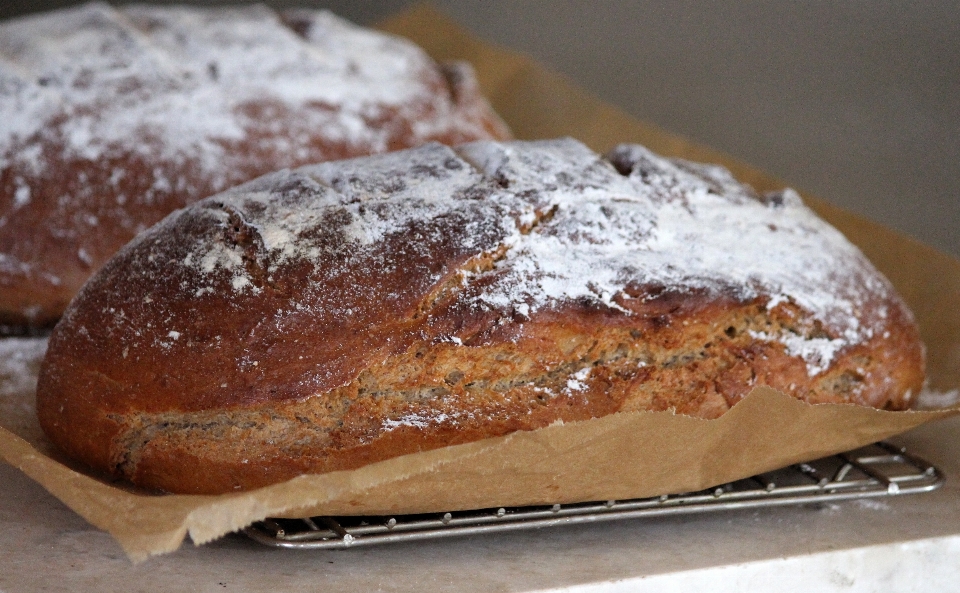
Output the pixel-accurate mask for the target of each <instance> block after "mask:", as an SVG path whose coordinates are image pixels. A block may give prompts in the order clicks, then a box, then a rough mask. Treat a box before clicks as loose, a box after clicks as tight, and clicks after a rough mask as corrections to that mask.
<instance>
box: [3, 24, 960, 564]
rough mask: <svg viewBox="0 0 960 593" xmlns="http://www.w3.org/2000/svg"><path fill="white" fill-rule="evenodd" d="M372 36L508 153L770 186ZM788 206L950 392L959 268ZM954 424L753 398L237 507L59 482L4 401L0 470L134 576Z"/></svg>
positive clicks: (443, 40) (863, 226) (468, 52)
mask: <svg viewBox="0 0 960 593" xmlns="http://www.w3.org/2000/svg"><path fill="white" fill-rule="evenodd" d="M382 27H383V28H384V29H385V30H388V31H391V32H394V33H398V34H401V35H404V36H406V37H408V38H411V39H412V40H414V41H415V42H417V43H419V44H420V45H421V46H423V47H424V48H425V49H426V50H427V51H428V52H429V53H430V54H431V55H433V56H434V57H435V58H437V59H439V60H448V59H465V60H468V61H470V62H472V63H473V64H474V67H475V68H476V69H477V72H478V76H479V80H480V84H481V86H482V87H483V89H484V91H485V93H486V94H487V96H488V97H490V99H491V101H492V103H493V104H494V107H495V108H496V109H497V111H498V112H499V113H500V114H501V115H502V116H503V118H504V119H505V120H506V122H507V123H508V124H509V125H510V126H511V127H512V128H513V130H514V132H515V134H516V135H517V137H519V138H551V137H557V136H573V137H575V138H578V139H580V140H581V141H583V142H585V143H586V144H588V145H590V146H591V147H593V148H594V149H596V150H599V151H606V150H608V149H609V148H610V147H612V146H613V145H615V144H617V143H620V142H640V143H643V144H646V145H647V146H649V147H651V148H652V149H653V150H655V151H658V152H661V153H664V154H668V155H674V156H680V157H684V158H689V159H693V160H700V161H710V162H717V163H722V164H724V165H726V166H727V167H729V168H730V169H731V170H732V171H733V172H734V174H735V175H737V177H738V178H740V179H741V180H743V181H746V182H748V183H751V184H753V185H754V186H755V187H757V188H758V189H760V190H767V189H775V188H780V187H783V186H784V185H785V184H783V183H781V182H780V181H778V180H776V179H773V178H771V177H769V176H767V175H764V174H763V173H761V172H759V171H756V170H755V169H752V168H750V167H748V166H745V165H743V164H741V163H739V162H737V161H735V160H733V159H731V158H729V157H727V156H725V155H723V154H720V153H717V152H715V151H712V150H710V149H707V148H704V147H700V146H697V145H695V144H693V143H690V142H688V141H686V140H684V139H682V138H678V137H676V136H673V135H670V134H668V133H666V132H664V131H662V130H659V129H657V128H656V127H653V126H650V125H648V124H644V123H642V122H639V121H637V120H634V119H632V118H631V117H629V116H627V115H626V114H625V113H623V112H621V111H619V110H617V109H615V108H613V107H611V106H609V105H606V104H604V103H603V102H601V101H599V100H598V99H597V98H596V97H594V96H593V95H591V94H589V93H588V92H586V91H584V90H581V89H579V88H577V87H575V86H574V85H572V84H571V83H570V82H568V81H567V80H565V79H564V78H563V77H561V76H558V75H556V74H553V73H551V72H549V71H547V70H545V69H544V68H542V67H541V66H539V65H537V64H536V63H534V62H533V61H531V60H529V59H527V58H525V57H523V56H520V55H518V54H515V53H513V52H509V51H506V50H503V49H500V48H496V47H493V46H491V45H488V44H485V43H483V42H481V41H479V40H478V39H476V38H474V37H472V36H471V35H470V34H469V33H467V32H466V31H464V30H463V29H461V28H460V27H458V26H457V25H456V24H454V23H452V22H450V21H449V20H447V19H446V18H445V17H443V16H442V15H441V14H439V13H437V12H436V11H435V10H433V9H432V8H430V7H428V6H418V7H415V8H413V9H411V10H408V11H407V12H405V13H402V14H400V15H398V16H397V17H395V18H393V19H391V20H389V21H388V22H386V23H384V24H383V25H382ZM804 197H805V199H806V200H807V202H808V204H811V205H812V206H813V207H814V208H815V209H816V210H817V211H818V212H819V213H820V214H821V215H822V216H823V217H824V218H826V219H827V220H828V221H830V222H831V223H832V224H834V225H835V226H837V227H838V228H840V230H842V231H843V232H844V233H846V234H847V236H848V237H849V238H850V239H851V240H853V241H854V242H855V243H857V244H858V245H859V246H860V247H861V249H863V251H864V252H865V253H866V254H867V255H868V257H870V258H871V259H872V260H873V261H874V263H875V264H876V265H877V266H878V267H879V268H880V269H881V270H882V271H883V272H884V273H885V274H886V275H887V276H888V277H889V278H890V279H891V280H892V281H893V283H894V284H895V285H896V286H897V288H898V289H899V290H900V292H901V294H903V295H904V297H905V298H906V299H907V301H908V302H909V304H910V305H911V307H912V308H913V310H914V312H915V313H916V315H917V317H918V319H919V322H920V327H921V332H922V334H923V337H924V340H925V341H926V344H927V348H928V364H929V376H930V383H931V386H932V387H933V388H935V389H938V390H950V389H956V388H958V387H960V261H958V260H956V259H954V258H951V257H949V256H947V255H945V254H942V253H939V252H937V251H935V250H934V249H931V248H929V247H926V246H924V245H922V244H920V243H918V242H916V241H913V240H912V239H909V238H907V237H905V236H903V235H901V234H898V233H896V232H894V231H891V230H889V229H886V228H884V227H882V226H880V225H877V224H874V223H871V222H869V221H866V220H864V219H861V218H859V217H857V216H855V215H853V214H851V213H848V212H845V211H843V210H841V209H838V208H835V207H833V206H830V205H828V204H826V203H825V202H823V201H820V200H817V199H816V198H813V197H810V196H804ZM29 395H30V394H27V396H29ZM0 403H2V402H0ZM958 411H960V410H958V409H956V408H953V409H948V410H939V411H928V412H884V411H879V410H873V409H869V408H862V407H858V406H842V405H818V406H811V405H807V404H804V403H802V402H798V401H796V400H794V399H792V398H790V397H788V396H786V395H784V394H782V393H779V392H777V391H775V390H772V389H769V388H764V387H761V388H758V389H756V390H754V391H753V392H752V393H751V394H750V395H748V396H747V397H746V398H745V399H744V400H743V401H741V402H740V403H739V404H738V405H737V406H735V407H734V408H733V409H732V410H731V411H730V412H728V413H727V414H725V415H724V416H722V417H721V418H719V419H717V420H700V419H696V418H690V417H686V416H677V415H674V414H671V413H667V412H663V413H650V412H646V413H644V412H640V413H630V414H617V415H613V416H609V417H605V418H600V419H596V420H590V421H587V422H579V423H571V424H556V425H553V426H550V427H548V428H544V429H541V430H538V431H534V432H523V433H515V434H512V435H508V436H505V437H500V438H495V439H487V440H484V441H479V442H475V443H470V444H466V445H459V446H454V447H447V448H444V449H439V450H435V451H428V452H425V453H417V454H414V455H407V456H404V457H399V458H396V459H391V460H388V461H384V462H381V463H376V464H373V465H370V466H367V467H364V468H361V469H358V470H354V471H347V472H334V473H329V474H324V475H316V476H301V477H299V478H296V479H294V480H291V481H289V482H286V483H283V484H278V485H275V486H271V487H267V488H263V489H260V490H256V491H253V492H245V493H236V494H229V495H223V496H182V495H169V496H153V495H147V494H142V493H137V492H136V491H133V490H131V489H129V488H126V487H123V486H122V485H117V484H110V483H109V482H106V481H102V480H99V479H97V478H96V477H93V476H90V475H87V474H85V473H83V472H82V470H79V471H78V469H77V468H72V467H71V466H70V463H69V462H68V461H65V460H63V459H62V458H61V457H60V456H59V454H58V453H57V452H56V451H55V450H53V448H52V447H51V446H50V444H49V443H48V442H47V441H46V440H45V438H44V437H43V434H42V433H41V431H40V430H39V426H38V425H37V422H36V420H35V419H34V417H33V415H32V406H31V405H30V402H29V401H20V402H11V401H8V402H6V405H2V406H0V458H2V459H4V460H5V461H7V462H8V463H10V464H12V465H14V466H16V467H18V468H20V469H21V470H22V471H23V472H24V473H25V474H27V475H28V476H30V477H31V478H32V479H34V480H36V481H37V482H38V483H40V484H41V485H42V486H43V487H44V488H46V489H47V490H48V491H50V492H51V493H52V494H53V495H54V496H56V497H57V498H58V499H60V500H61V501H63V502H64V503H65V504H67V505H68V506H69V507H70V508H72V509H73V510H74V511H76V512H77V513H78V514H80V515H81V516H83V517H84V518H85V519H86V520H87V521H89V522H90V523H92V524H93V525H95V526H97V527H99V528H101V529H104V530H106V531H108V532H109V533H110V534H111V535H113V537H115V538H116V539H117V541H118V542H119V543H120V544H121V545H122V546H123V549H124V550H125V551H126V553H127V554H128V555H129V556H130V558H131V559H133V560H134V561H139V560H143V559H145V558H147V557H148V556H150V555H152V554H160V553H164V552H169V551H172V550H175V549H176V548H177V547H179V546H180V544H181V543H182V541H183V539H184V537H185V536H186V535H188V534H189V535H190V537H191V539H192V540H193V541H194V542H195V543H197V544H201V543H204V542H207V541H210V540H212V539H214V538H217V537H220V536H222V535H224V534H226V533H229V532H231V531H234V530H237V529H239V528H242V527H244V526H246V525H249V524H250V523H252V522H254V521H257V520H260V519H262V518H264V517H268V516H288V517H294V516H308V515H315V514H392V513H412V512H429V511H443V510H458V509H469V508H485V507H495V506H516V505H529V504H543V503H566V502H574V501H586V500H608V499H622V498H635V497H645V496H654V495H658V494H663V493H671V492H687V491H692V490H699V489H703V488H707V487H710V486H713V485H716V484H719V483H723V482H727V481H732V480H736V479H738V478H742V477H745V476H749V475H752V474H755V473H758V472H763V471H767V470H772V469H776V468H778V467H782V466H784V465H788V464H790V463H795V462H798V461H802V460H807V459H814V458H817V457H820V456H823V455H828V454H831V453H834V452H838V451H842V450H847V449H851V448H855V447H857V446H860V445H864V444H867V443H870V442H873V441H875V440H878V439H881V438H884V437H887V436H890V435H893V434H897V433H900V432H903V431H905V430H909V429H910V428H913V427H915V426H917V425H919V424H922V423H924V422H928V421H930V420H934V419H938V418H943V417H945V416H948V415H952V414H955V413H957V412H958Z"/></svg>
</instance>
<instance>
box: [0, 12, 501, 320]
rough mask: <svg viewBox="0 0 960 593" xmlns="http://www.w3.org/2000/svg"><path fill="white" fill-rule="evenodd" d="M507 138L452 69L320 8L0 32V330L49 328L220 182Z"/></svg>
mask: <svg viewBox="0 0 960 593" xmlns="http://www.w3.org/2000/svg"><path fill="white" fill-rule="evenodd" d="M507 136H508V132H507V130H506V128H505V127H504V125H503V124H502V123H501V122H500V120H499V119H498V118H497V116H496V115H495V114H494V113H493V111H492V110H491V109H490V107H489V106H488V104H487V103H486V101H485V100H484V99H483V98H482V97H481V95H480V93H479V90H478V87H477V85H476V81H475V80H474V77H473V74H472V71H471V70H470V68H469V67H468V66H466V65H464V64H454V65H450V66H446V67H440V66H438V65H437V64H435V63H434V62H433V61H432V60H430V59H429V58H428V57H427V56H426V54H424V53H423V52H422V51H421V50H420V49H418V48H417V47H416V46H414V45H413V44H411V43H409V42H407V41H404V40H402V39H399V38H396V37H393V36H389V35H386V34H382V33H378V32H374V31H369V30H365V29H361V28H359V27H356V26H353V25H351V24H349V23H347V22H345V21H342V20H340V19H338V18H337V17H335V16H333V15H332V14H330V13H328V12H321V11H309V10H300V11H287V12H283V13H280V14H277V13H274V12H273V11H271V10H269V9H267V8H265V7H262V6H246V7H235V8H191V7H183V6H181V7H151V6H130V7H125V8H121V9H113V8H111V7H109V6H108V5H106V4H87V5H84V6H81V7H77V8H72V9H68V10H62V11H57V12H51V13H46V14H41V15H37V16H29V17H24V18H20V19H16V20H11V21H8V22H5V23H0V332H6V333H11V332H13V333H16V332H17V331H23V330H24V328H27V327H33V328H43V327H47V326H49V325H52V323H53V322H54V321H56V319H57V318H58V317H59V316H60V314H61V313H62V311H63V309H64V307H65V306H66V304H67V302H69V300H70V298H72V297H73V295H74V294H75V293H76V291H77V290H78V289H79V288H80V286H81V285H82V284H83V282H84V281H85V280H86V279H87V278H88V277H89V276H90V274H91V273H92V272H93V271H94V270H96V269H97V268H99V267H100V265H102V264H103V262H105V261H106V260H107V259H108V258H109V257H110V256H112V255H113V254H114V253H115V252H116V250H117V249H119V248H120V247H121V246H122V245H124V244H125V243H126V242H127V241H129V240H130V239H131V238H133V236H134V235H135V234H136V233H137V232H139V231H141V230H143V229H145V228H147V227H149V226H150V225H152V224H153V223H155V222H157V221H159V220H160V219H161V218H163V217H164V216H165V215H166V214H168V213H169V212H171V211H173V210H174V209H176V208H179V207H182V206H184V205H186V204H188V203H190V202H194V201H196V200H199V199H200V198H204V197H207V196H209V195H211V194H213V193H216V192H218V191H222V190H224V189H226V188H228V187H231V186H233V185H236V184H237V183H241V182H244V181H247V180H249V179H252V178H254V177H257V176H259V175H263V174H265V173H268V172H270V171H274V170H277V169H282V168H284V167H294V166H298V165H303V164H307V163H314V162H319V161H323V160H330V159H339V158H347V157H352V156H359V155H364V154H370V153H376V152H383V151H386V150H395V149H398V148H404V147H409V146H417V145H420V144H423V143H424V142H427V141H431V140H437V141H441V142H446V143H458V142H465V141H468V140H475V139H482V138H501V139H502V138H506V137H507Z"/></svg>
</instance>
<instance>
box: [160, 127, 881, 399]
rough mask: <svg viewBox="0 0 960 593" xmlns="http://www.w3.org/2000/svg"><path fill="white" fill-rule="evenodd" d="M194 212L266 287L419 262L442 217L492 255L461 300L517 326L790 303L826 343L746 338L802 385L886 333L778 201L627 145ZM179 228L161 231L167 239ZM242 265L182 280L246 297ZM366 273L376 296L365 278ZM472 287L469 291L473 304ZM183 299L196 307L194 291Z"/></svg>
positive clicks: (334, 166)
mask: <svg viewBox="0 0 960 593" xmlns="http://www.w3.org/2000/svg"><path fill="white" fill-rule="evenodd" d="M293 187H296V188H298V189H297V192H299V193H297V196H298V197H297V198H296V199H294V198H291V197H290V196H291V195H293V194H294V192H293V191H292V190H291V188H293ZM205 203H206V204H208V205H209V204H211V203H216V204H217V205H219V207H218V208H209V207H208V208H207V209H206V210H203V214H199V212H200V209H199V208H195V209H191V210H189V211H188V212H191V216H203V217H209V218H210V220H211V221H212V222H213V221H219V222H214V224H221V225H225V224H227V222H226V221H227V219H228V218H229V217H230V216H231V215H230V214H229V213H230V212H234V213H240V217H241V218H242V219H243V220H244V221H245V224H248V225H250V227H251V228H253V229H256V231H257V233H258V236H259V237H260V243H259V244H260V245H261V249H262V253H263V257H264V260H263V261H264V262H265V264H264V265H265V266H266V269H267V270H268V271H271V272H272V271H275V270H277V269H279V268H281V267H283V266H289V265H292V264H293V263H294V262H301V263H302V262H306V263H307V264H308V265H309V266H313V267H318V269H320V268H324V269H325V274H326V275H324V274H321V275H320V276H322V277H325V278H329V277H331V276H330V275H329V274H330V273H332V272H330V269H332V268H335V267H336V265H337V264H336V263H335V261H334V260H335V259H336V258H329V257H327V256H328V255H329V253H330V249H331V248H332V247H331V245H334V246H335V247H336V248H337V249H342V248H345V249H347V250H348V251H351V252H356V253H362V252H368V251H369V252H370V253H376V254H377V258H378V259H376V260H375V261H377V262H379V265H382V266H384V268H389V267H390V266H392V265H396V263H395V262H392V261H391V257H392V255H391V250H393V251H395V252H399V251H402V250H404V249H414V250H416V249H418V248H420V247H423V249H427V247H426V246H428V245H430V244H432V242H436V241H440V240H441V238H438V237H435V236H431V234H430V233H431V232H434V231H436V229H438V228H446V227H442V225H441V227H431V224H434V223H436V224H441V223H442V222H443V221H449V220H450V219H451V218H452V217H455V218H457V219H458V220H461V221H462V223H461V224H459V225H456V226H454V227H450V228H449V229H448V230H446V231H444V232H446V233H451V232H456V231H464V232H462V233H461V234H460V235H458V236H459V237H461V239H460V240H461V242H462V243H463V245H462V247H463V248H464V250H465V251H467V252H471V253H475V254H480V253H491V252H497V253H499V254H500V255H499V256H498V257H497V258H495V262H494V263H493V265H492V267H491V268H490V269H487V270H484V271H479V272H474V271H471V270H469V269H467V268H464V269H463V270H461V271H460V274H461V277H462V282H463V285H464V287H466V288H465V289H464V290H463V291H462V295H461V297H460V298H463V299H470V302H469V303H467V306H468V307H474V308H485V309H488V310H489V309H493V310H496V311H500V312H502V313H503V314H504V315H513V316H519V317H520V318H521V319H522V318H529V316H531V315H534V314H535V313H536V312H538V311H540V310H543V309H549V308H553V307H559V306H562V305H563V304H565V303H570V302H595V303H597V304H598V305H599V306H602V307H606V308H609V309H612V310H619V311H621V312H622V313H623V314H625V315H629V314H630V312H629V310H628V308H627V307H625V303H626V301H628V300H629V299H630V298H643V297H642V296H641V297H637V296H631V295H636V294H637V289H638V288H643V287H662V288H666V289H668V290H672V291H677V292H700V293H704V292H705V293H707V294H715V295H718V296H719V295H721V294H723V295H728V296H729V295H732V296H733V297H734V298H736V299H738V300H740V301H743V302H747V301H750V300H753V299H756V298H764V299H766V302H767V307H768V308H771V309H772V308H773V307H775V306H777V305H778V304H779V303H784V302H789V303H792V304H794V305H796V306H799V307H800V308H801V309H803V310H804V311H806V312H807V313H809V314H810V315H811V316H812V317H813V318H814V319H817V320H819V321H820V322H821V323H822V324H823V326H824V333H822V334H818V335H812V336H803V335H797V334H792V333H789V334H785V335H767V334H765V333H759V332H758V333H756V335H754V338H756V339H759V340H763V341H771V342H780V343H782V344H783V346H784V348H785V350H786V351H787V352H788V353H789V354H790V355H792V356H797V357H800V358H802V359H803V360H804V361H805V362H806V364H807V368H808V370H809V373H810V375H811V376H813V375H817V374H819V373H821V372H823V371H825V370H826V369H827V368H829V366H830V363H831V361H832V360H833V359H834V357H835V356H836V355H837V353H839V352H841V351H843V350H844V349H845V348H847V347H850V346H852V345H855V344H859V343H862V342H864V341H866V340H868V339H870V338H871V337H872V336H873V335H874V332H875V331H877V328H879V327H882V326H883V319H884V317H885V316H886V310H885V309H884V308H883V306H882V305H881V306H877V307H874V308H873V309H871V310H869V311H868V310H866V309H865V307H866V304H867V302H868V301H869V300H870V299H874V301H876V297H877V296H878V295H889V294H892V288H891V287H890V286H889V285H888V284H887V283H886V282H885V280H883V279H882V277H881V276H880V275H879V274H878V273H876V271H875V270H874V269H873V267H872V266H871V265H870V263H869V262H868V261H867V260H866V258H864V256H863V255H862V254H861V253H860V252H859V251H858V250H857V249H856V248H855V247H854V246H853V245H851V244H850V243H849V242H848V241H847V240H846V239H845V238H844V237H843V236H842V235H841V234H840V233H839V232H838V231H836V230H835V229H833V228H832V227H830V226H829V225H827V224H826V223H825V222H823V221H821V220H820V219H819V218H817V217H816V216H815V215H814V214H813V213H812V212H811V211H810V210H809V209H808V208H806V207H805V206H804V205H803V203H802V202H801V200H800V198H799V197H798V196H797V195H796V193H794V192H792V191H791V190H786V191H784V192H782V193H779V194H775V195H770V196H758V195H756V194H755V193H754V192H753V190H752V189H750V188H749V187H746V186H743V185H741V184H739V183H737V182H736V181H735V180H734V179H733V178H732V177H731V176H730V174H729V173H728V172H727V171H726V170H724V169H722V168H719V167H712V166H703V165H695V164H692V163H687V162H683V161H673V160H669V159H665V158H661V157H658V156H656V155H654V154H652V153H650V152H649V151H647V150H646V149H644V148H642V147H639V146H623V147H620V148H618V149H616V150H615V151H614V152H613V153H612V154H611V156H610V160H605V159H603V158H601V157H599V156H597V155H596V154H594V153H593V152H592V151H590V150H589V149H588V148H586V147H585V146H583V145H582V144H580V143H578V142H575V141H573V140H558V141H541V142H512V143H497V142H477V143H472V144H467V145H463V146H461V147H459V148H457V149H456V150H451V149H448V148H446V147H442V146H439V145H431V146H427V147H423V148H420V149H414V150H410V151H405V152H401V153H395V154H390V155H383V156H378V157H372V158H366V159H356V160H350V161H341V162H334V163H327V164H323V165H317V166H310V167H304V168H301V169H299V170H297V171H291V172H280V173H277V174H274V175H271V176H267V177H265V178H261V179H259V180H257V181H254V182H251V183H250V184H247V185H245V186H241V187H239V188H237V189H235V190H231V191H229V192H227V193H225V194H223V195H221V196H216V197H214V198H211V200H209V201H207V202H205ZM178 216H179V215H178ZM178 216H174V217H171V219H168V221H166V222H165V223H164V224H165V225H176V224H179V223H178V222H177V218H178ZM430 228H434V231H430V230H428V229H430ZM320 229H322V230H323V232H324V233H326V234H325V235H324V236H325V237H327V239H325V240H323V241H321V240H318V239H317V237H318V234H317V233H318V231H319V230H320ZM411 229H413V230H411ZM161 232H162V231H161ZM331 232H335V237H336V239H335V240H334V241H333V243H332V244H331V243H330V239H329V237H330V235H329V233H331ZM436 232H439V231H436ZM401 238H402V239H401ZM396 240H402V241H403V242H404V245H403V246H398V245H397V244H394V243H392V242H393V241H396ZM244 249H245V247H243V246H241V245H236V244H228V242H224V241H221V240H216V239H215V240H213V241H212V242H211V241H207V240H204V241H203V242H198V243H197V245H196V247H195V248H194V249H193V250H192V251H190V253H189V255H187V257H185V258H183V260H182V264H183V265H185V266H187V267H190V268H191V269H192V272H190V276H189V277H192V278H194V279H195V283H196V282H202V281H203V279H204V278H206V277H211V276H210V274H211V273H212V272H213V271H214V270H215V269H216V270H219V273H223V272H226V273H227V274H228V275H229V277H230V278H232V279H233V280H232V281H231V286H232V287H233V289H234V290H235V291H237V292H243V291H249V290H256V287H255V286H254V282H252V281H251V280H252V279H250V278H249V277H248V276H247V274H248V270H247V267H246V265H245V263H244V262H245V260H244V256H243V250H244ZM398 257H399V256H398ZM341 261H346V260H341ZM351 261H353V260H351ZM344 265H346V264H344ZM368 273H369V279H370V280H369V281H370V282H377V280H376V279H377V277H378V275H379V273H380V270H377V269H373V268H371V269H370V270H369V271H368ZM441 276H442V274H435V275H434V276H432V277H431V278H430V279H429V281H430V282H439V281H440V280H441ZM315 278H317V276H315ZM473 285H477V286H479V285H482V286H483V290H481V291H473V292H472V291H470V290H469V287H470V286H473ZM211 286H212V285H211ZM398 289H402V287H398ZM188 290H192V291H199V292H197V293H196V294H198V295H200V294H202V290H203V287H202V286H199V285H194V284H191V285H189V286H188ZM325 291H326V292H325ZM304 294H305V295H312V296H308V298H305V299H304V301H303V302H302V303H301V304H300V305H301V306H303V307H311V306H313V304H312V303H311V302H308V301H309V298H316V297H317V296H318V295H320V296H321V297H322V301H323V303H324V306H326V307H332V308H333V309H337V307H338V306H340V310H339V312H338V313H337V315H340V316H349V315H350V314H351V312H352V311H348V310H347V306H346V305H345V304H342V305H338V303H339V301H338V296H337V294H329V290H328V289H326V288H325V287H324V286H323V285H320V284H318V285H316V286H313V287H312V288H311V289H310V290H307V291H305V293H304ZM343 302H344V303H346V300H344V301H343ZM573 383H576V381H573V380H572V384H573Z"/></svg>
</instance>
